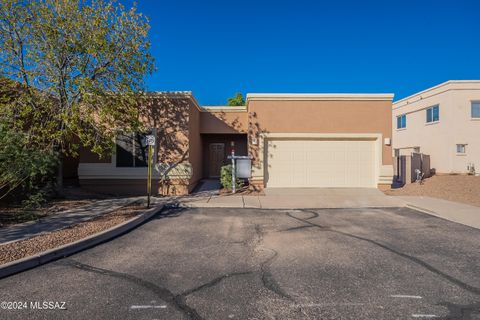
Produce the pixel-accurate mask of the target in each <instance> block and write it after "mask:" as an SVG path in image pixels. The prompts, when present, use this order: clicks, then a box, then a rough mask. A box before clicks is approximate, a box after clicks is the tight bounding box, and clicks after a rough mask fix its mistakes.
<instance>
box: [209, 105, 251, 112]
mask: <svg viewBox="0 0 480 320" xmlns="http://www.w3.org/2000/svg"><path fill="white" fill-rule="evenodd" d="M202 112H210V113H214V112H225V113H228V112H247V106H202Z"/></svg>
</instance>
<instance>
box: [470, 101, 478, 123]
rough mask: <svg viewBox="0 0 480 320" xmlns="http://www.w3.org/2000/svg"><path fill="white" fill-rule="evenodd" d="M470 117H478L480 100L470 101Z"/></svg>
mask: <svg viewBox="0 0 480 320" xmlns="http://www.w3.org/2000/svg"><path fill="white" fill-rule="evenodd" d="M471 116H472V119H480V101H472V113H471Z"/></svg>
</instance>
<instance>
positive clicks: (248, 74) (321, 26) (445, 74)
mask: <svg viewBox="0 0 480 320" xmlns="http://www.w3.org/2000/svg"><path fill="white" fill-rule="evenodd" d="M121 2H122V3H124V4H125V5H127V6H128V5H130V4H131V2H130V0H121ZM137 4H138V8H139V11H141V12H143V13H145V14H146V15H147V16H149V18H150V23H151V27H152V28H151V33H150V38H151V41H152V53H153V55H154V57H155V64H156V67H157V70H156V72H155V73H154V75H153V76H151V77H148V78H147V85H148V89H149V90H151V91H162V90H169V91H170V90H191V91H193V93H194V95H195V97H196V98H197V99H198V101H199V102H200V104H202V105H216V104H224V103H225V102H226V99H227V98H228V97H230V96H232V95H233V94H234V93H235V92H237V91H238V92H242V93H243V94H245V93H249V92H250V93H254V92H257V93H258V92H264V93H266V92H269V93H270V92H271V93H275V92H288V93H291V92H298V93H301V92H309V93H345V92H349V93H395V100H398V99H400V98H402V97H405V96H408V95H410V94H412V93H415V92H417V91H420V90H423V89H426V88H428V87H430V86H433V85H436V84H439V83H441V82H443V81H446V80H450V79H480V16H479V13H480V1H478V0H456V1H451V0H436V1H431V0H396V1H394V0H383V1H374V0H362V1H360V0H348V1H347V0H331V1H306V0H296V1H282V0H277V1H270V0H268V1H262V0H257V1H251V0H244V1H229V0H224V1H213V0H204V1H200V0H198V1H193V0H191V1H189V0H174V1H172V0H169V1H166V0H157V1H155V0H140V1H138V2H137Z"/></svg>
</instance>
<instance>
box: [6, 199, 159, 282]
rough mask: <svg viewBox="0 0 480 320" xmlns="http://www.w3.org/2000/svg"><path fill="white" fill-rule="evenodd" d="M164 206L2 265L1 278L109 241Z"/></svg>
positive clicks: (137, 224) (139, 223)
mask: <svg viewBox="0 0 480 320" xmlns="http://www.w3.org/2000/svg"><path fill="white" fill-rule="evenodd" d="M163 208H164V205H163V204H162V205H159V206H157V207H154V208H151V209H148V210H147V211H145V212H143V213H142V214H140V215H138V216H136V217H134V218H132V219H130V220H127V221H125V222H123V223H121V224H119V225H116V226H114V227H111V228H110V229H107V230H103V231H101V232H98V233H96V234H92V235H91V236H88V237H86V238H83V239H80V240H77V241H75V242H72V243H68V244H65V245H63V246H60V247H58V248H54V249H50V250H47V251H44V252H41V253H39V254H36V255H33V256H30V257H25V258H22V259H19V260H15V261H12V262H9V263H6V264H3V265H0V279H2V278H5V277H8V276H10V275H13V274H15V273H19V272H22V271H25V270H28V269H31V268H35V267H37V266H40V265H42V264H45V263H48V262H51V261H54V260H57V259H60V258H64V257H67V256H70V255H72V254H75V253H77V252H80V251H83V250H85V249H88V248H91V247H94V246H96V245H98V244H101V243H103V242H107V241H109V240H111V239H113V238H116V237H118V236H120V235H122V234H124V233H126V232H128V231H130V230H132V229H134V228H136V227H137V226H139V225H141V224H142V223H144V222H145V221H147V220H149V219H150V218H151V217H153V216H154V215H155V214H157V213H158V212H160V211H162V210H163Z"/></svg>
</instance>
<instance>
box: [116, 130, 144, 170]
mask: <svg viewBox="0 0 480 320" xmlns="http://www.w3.org/2000/svg"><path fill="white" fill-rule="evenodd" d="M147 134H151V132H149V133H145V134H141V133H120V134H118V135H117V137H116V158H117V163H116V165H117V167H146V166H147V161H148V160H147V159H148V146H147V143H146V139H145V136H146V135H147Z"/></svg>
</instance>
